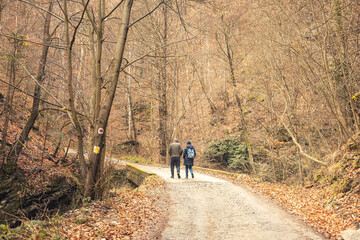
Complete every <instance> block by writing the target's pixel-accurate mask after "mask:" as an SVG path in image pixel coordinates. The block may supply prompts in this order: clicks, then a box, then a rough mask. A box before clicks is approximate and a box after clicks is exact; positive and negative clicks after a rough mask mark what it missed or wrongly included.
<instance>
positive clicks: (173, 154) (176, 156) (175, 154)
mask: <svg viewBox="0 0 360 240" xmlns="http://www.w3.org/2000/svg"><path fill="white" fill-rule="evenodd" d="M182 152H183V150H182V148H181V145H180V143H179V140H178V139H177V138H174V142H173V143H171V144H170V146H169V155H170V158H171V160H170V169H171V178H174V166H176V171H177V175H178V178H180V157H181V154H182Z"/></svg>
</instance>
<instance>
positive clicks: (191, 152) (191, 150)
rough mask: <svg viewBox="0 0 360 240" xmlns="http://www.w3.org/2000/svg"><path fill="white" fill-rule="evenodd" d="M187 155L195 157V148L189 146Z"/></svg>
mask: <svg viewBox="0 0 360 240" xmlns="http://www.w3.org/2000/svg"><path fill="white" fill-rule="evenodd" d="M187 157H188V158H194V157H195V149H193V148H188V149H187Z"/></svg>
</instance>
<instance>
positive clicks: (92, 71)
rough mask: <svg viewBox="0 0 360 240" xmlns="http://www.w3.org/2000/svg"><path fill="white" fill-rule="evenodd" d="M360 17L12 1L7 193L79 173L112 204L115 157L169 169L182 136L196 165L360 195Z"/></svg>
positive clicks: (224, 4) (6, 57)
mask: <svg viewBox="0 0 360 240" xmlns="http://www.w3.org/2000/svg"><path fill="white" fill-rule="evenodd" d="M359 12H360V2H359V1H353V0H331V1H329V0H297V1H288V0H256V1H251V0H233V1H228V0H192V1H185V0H158V1H150V0H140V1H133V0H122V1H115V0H108V1H105V0H93V1H90V0H82V1H66V0H63V1H53V0H35V1H27V0H0V39H1V41H0V69H1V70H0V107H1V109H0V111H1V116H0V126H1V127H0V131H1V142H0V143H1V145H0V154H1V158H0V164H1V169H2V177H1V178H2V182H3V183H4V184H3V185H1V184H0V185H1V186H0V189H3V188H7V187H9V186H15V185H11V184H13V183H11V182H13V181H15V180H14V179H17V180H20V181H21V179H23V177H24V176H25V177H28V178H29V179H33V180H27V181H25V182H26V184H28V185H32V181H34V182H35V183H39V184H38V185H37V186H39V187H42V186H46V184H47V183H49V182H51V181H52V180H53V179H55V178H57V176H67V177H69V176H71V178H72V179H73V181H74V182H76V184H77V186H79V189H80V190H81V196H83V197H85V198H86V197H90V198H91V199H101V197H102V195H103V191H104V188H103V186H104V184H103V183H104V181H105V179H104V172H105V171H106V169H105V166H104V158H105V156H116V157H122V156H138V157H141V158H144V159H149V161H151V162H153V163H161V164H165V163H168V162H169V156H168V153H167V152H168V146H169V144H170V143H171V142H172V140H173V138H175V137H176V138H178V139H179V140H180V143H181V144H182V146H183V147H185V144H186V142H187V141H188V140H191V142H192V144H193V145H194V147H195V148H196V150H197V153H198V157H197V159H196V163H195V164H196V165H201V166H205V167H212V168H216V169H226V170H230V171H234V172H241V173H249V174H252V175H254V176H255V177H258V178H260V179H262V180H266V181H270V182H286V183H291V184H296V185H303V186H312V185H314V184H316V183H317V184H320V183H321V184H323V183H324V182H326V183H327V184H334V183H336V184H337V186H338V187H339V188H338V189H336V191H338V192H343V193H344V192H349V191H351V192H352V194H353V193H358V192H359V187H358V185H359V179H358V178H357V177H356V176H357V175H352V176H350V177H349V172H347V169H351V172H353V171H357V169H358V168H359V143H360V137H359V133H360V132H359V127H360V122H359V121H360V81H359V72H360V64H359V63H360V59H359V56H360V55H359V53H360V52H359V50H360V43H359V37H360V35H359V34H360V14H359ZM68 149H74V150H77V152H78V154H77V156H75V157H74V156H72V157H69V155H68V154H67V153H68ZM350 155H351V162H352V163H353V165H351V167H349V168H347V167H346V166H347V165H346V159H348V160H349V159H350V158H349V156H350ZM345 157H348V158H345ZM59 169H61V170H59ZM339 169H340V170H339ZM356 174H358V172H356ZM105 175H106V174H105ZM320 179H322V181H321V182H320ZM344 179H345V180H344ZM340 180H341V181H340ZM40 183H41V184H40ZM6 184H8V185H6ZM9 184H10V185H9ZM16 186H18V185H16ZM27 187H28V186H27ZM22 189H24V188H22ZM354 189H355V190H354ZM38 190H39V189H38ZM34 191H36V190H34ZM39 191H40V190H39ZM19 192H21V193H22V194H28V192H27V191H23V190H21V191H20V190H19ZM0 199H1V192H0Z"/></svg>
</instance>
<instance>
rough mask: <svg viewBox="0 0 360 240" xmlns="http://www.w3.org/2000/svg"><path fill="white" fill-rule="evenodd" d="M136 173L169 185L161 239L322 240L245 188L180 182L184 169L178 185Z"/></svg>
mask: <svg viewBox="0 0 360 240" xmlns="http://www.w3.org/2000/svg"><path fill="white" fill-rule="evenodd" d="M139 166H140V165H139ZM140 167H141V168H143V169H145V170H147V171H150V172H153V173H155V174H157V175H159V176H161V177H162V178H164V180H165V181H166V183H167V185H168V190H169V195H170V198H171V199H170V203H171V204H170V206H169V209H168V210H169V216H168V224H167V226H166V227H165V230H164V231H163V233H162V239H166V240H180V239H181V240H185V239H191V240H193V239H198V240H200V239H207V240H208V239H222V240H224V239H236V240H237V239H247V240H249V239H250V240H256V239H259V240H266V239H271V240H280V239H284V240H290V239H294V240H300V239H323V238H322V237H321V236H320V235H319V234H317V233H315V232H313V231H312V230H310V229H309V228H307V227H306V226H305V225H304V224H303V223H302V222H300V221H298V220H297V219H295V218H294V217H293V216H291V215H289V214H288V213H286V212H285V211H283V210H282V209H280V208H279V207H278V206H276V205H274V204H273V203H272V202H271V201H269V200H267V199H265V198H263V197H261V196H259V195H256V194H254V193H252V192H251V191H250V190H248V189H246V188H244V187H241V186H238V185H234V184H233V183H231V182H228V181H224V180H222V179H218V178H214V177H210V176H207V175H204V174H200V173H196V172H195V178H194V179H191V178H190V179H184V175H185V174H184V170H183V169H182V170H181V174H182V176H181V177H182V178H181V179H177V178H176V179H171V178H170V169H169V168H162V167H150V166H140Z"/></svg>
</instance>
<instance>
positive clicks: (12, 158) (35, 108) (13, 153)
mask: <svg viewBox="0 0 360 240" xmlns="http://www.w3.org/2000/svg"><path fill="white" fill-rule="evenodd" d="M52 8H53V1H52V0H49V8H48V11H47V13H46V17H45V24H44V33H43V42H44V44H43V47H42V54H41V58H40V62H39V69H38V74H37V77H36V80H37V83H36V84H35V89H34V97H33V105H32V108H31V114H30V117H29V119H28V121H27V122H26V125H25V127H24V128H23V130H22V132H21V134H20V136H19V138H18V139H17V141H16V143H15V144H14V145H13V147H12V148H11V150H10V153H9V155H8V162H9V165H8V170H9V172H10V173H12V172H14V171H15V169H16V168H15V166H16V164H17V160H18V158H19V155H20V153H21V151H22V149H23V146H24V145H25V142H26V141H27V139H28V136H29V133H30V131H31V129H32V128H33V126H34V124H35V121H36V119H37V117H38V115H39V106H40V97H41V87H40V84H42V83H43V81H44V76H45V67H46V61H47V56H48V52H49V46H50V43H51V36H50V22H51V14H52V13H51V12H52Z"/></svg>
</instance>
